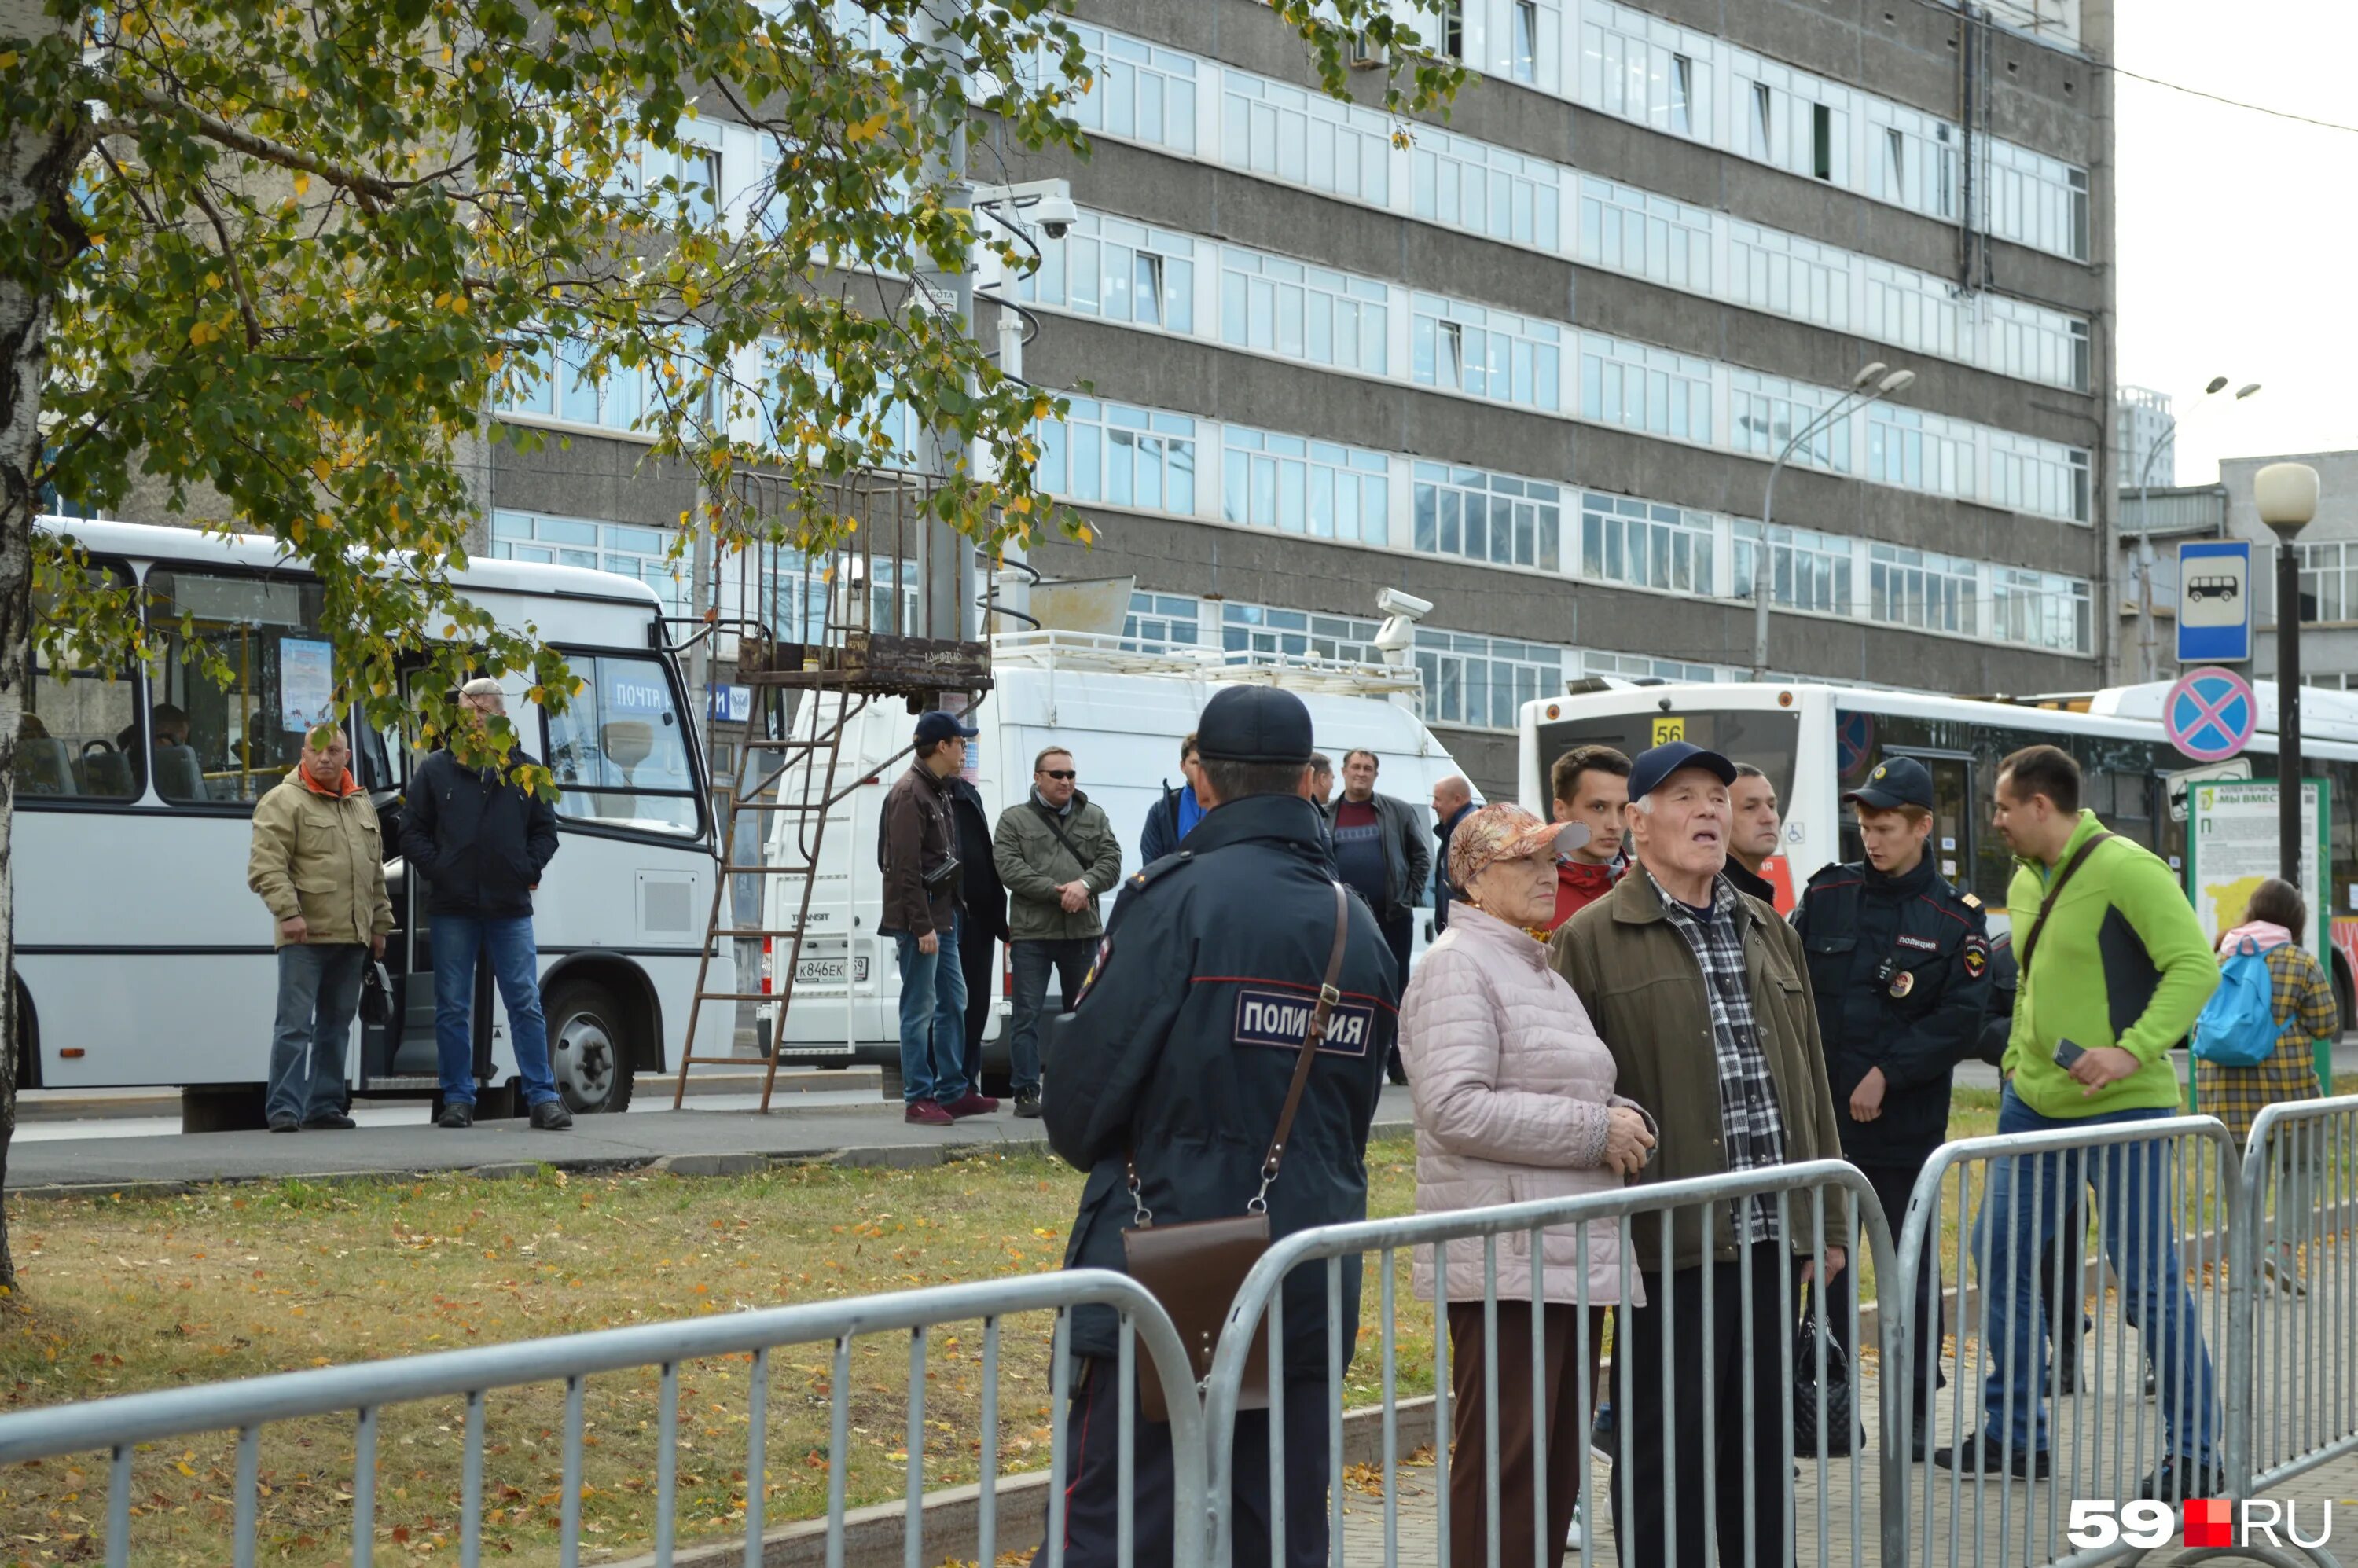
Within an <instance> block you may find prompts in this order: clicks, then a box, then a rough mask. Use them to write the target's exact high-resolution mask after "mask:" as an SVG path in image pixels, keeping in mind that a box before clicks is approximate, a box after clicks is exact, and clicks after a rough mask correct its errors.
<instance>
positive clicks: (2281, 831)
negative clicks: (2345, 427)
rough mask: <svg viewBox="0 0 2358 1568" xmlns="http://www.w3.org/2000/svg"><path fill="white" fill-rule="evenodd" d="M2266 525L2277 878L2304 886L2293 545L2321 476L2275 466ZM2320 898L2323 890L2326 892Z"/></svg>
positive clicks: (2265, 475)
mask: <svg viewBox="0 0 2358 1568" xmlns="http://www.w3.org/2000/svg"><path fill="white" fill-rule="evenodd" d="M2252 499H2253V500H2254V501H2255V502H2256V503H2258V504H2259V508H2260V521H2261V522H2263V523H2265V524H2267V525H2268V527H2269V529H2270V530H2271V531H2273V532H2274V533H2275V535H2276V536H2277V860H2278V863H2279V869H2278V871H2277V874H2278V875H2279V876H2281V877H2283V878H2284V880H2285V881H2288V882H2290V883H2292V885H2293V886H2295V887H2299V886H2300V840H2301V832H2300V796H2301V788H2300V778H2301V765H2300V557H2298V556H2296V555H2295V554H2294V553H2293V540H2294V538H2295V537H2297V536H2298V535H2299V533H2300V531H2301V530H2302V529H2303V528H2306V527H2307V526H2309V519H2310V518H2312V517H2314V516H2316V515H2317V470H2315V469H2313V468H2311V467H2309V465H2308V464H2307V463H2270V464H2269V465H2268V466H2267V467H2266V468H2264V469H2262V470H2260V471H2259V472H2258V473H2257V474H2255V475H2254V476H2253V479H2252ZM2321 891H2322V890H2320V892H2321Z"/></svg>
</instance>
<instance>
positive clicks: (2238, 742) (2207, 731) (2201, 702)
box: [2161, 667, 2260, 762]
mask: <svg viewBox="0 0 2358 1568" xmlns="http://www.w3.org/2000/svg"><path fill="white" fill-rule="evenodd" d="M2259 720H2260V705H2259V704H2258V703H2257V702H2256V701H2255V700H2254V699H2253V697H2252V687H2251V684H2250V683H2249V682H2247V681H2245V680H2244V677H2243V676H2239V675H2237V674H2236V673H2235V672H2234V671H2233V670H2223V669H2215V668H2210V667H2205V668H2202V669H2199V670H2189V671H2187V672H2186V673H2185V674H2184V675H2182V676H2179V678H2178V683H2177V684H2176V685H2175V686H2173V687H2170V688H2169V695H2168V696H2167V697H2163V698H2162V699H2161V728H2162V732H2163V733H2164V734H2166V735H2168V736H2169V743H2170V744H2171V745H2173V746H2175V747H2177V748H2178V749H2179V750H2180V752H2184V753H2185V754H2186V755H2187V756H2189V757H2191V758H2193V759H2194V761H2196V762H2225V761H2226V760H2227V759H2228V758H2230V757H2232V756H2234V754H2235V753H2236V752H2240V751H2242V750H2243V749H2244V747H2245V746H2247V745H2249V744H2251V740H2252V730H2254V729H2255V727H2256V726H2257V725H2258V723H2259Z"/></svg>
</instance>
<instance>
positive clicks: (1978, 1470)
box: [1932, 1432, 2054, 1481]
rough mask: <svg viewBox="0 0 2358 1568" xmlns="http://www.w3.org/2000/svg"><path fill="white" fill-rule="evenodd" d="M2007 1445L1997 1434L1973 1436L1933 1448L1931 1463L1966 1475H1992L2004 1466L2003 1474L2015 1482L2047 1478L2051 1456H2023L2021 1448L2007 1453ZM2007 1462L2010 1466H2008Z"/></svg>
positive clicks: (1987, 1433)
mask: <svg viewBox="0 0 2358 1568" xmlns="http://www.w3.org/2000/svg"><path fill="white" fill-rule="evenodd" d="M2008 1446H2009V1445H2008V1444H2005V1443H2004V1442H2002V1441H2000V1439H1999V1438H1998V1436H1997V1434H1996V1433H1990V1432H1983V1433H1975V1434H1974V1435H1973V1436H1971V1437H1968V1438H1966V1439H1965V1440H1964V1441H1963V1442H1962V1443H1960V1444H1957V1445H1956V1446H1955V1447H1953V1448H1942V1449H1936V1450H1935V1451H1934V1452H1933V1454H1932V1463H1933V1464H1935V1465H1939V1466H1940V1467H1941V1468H1942V1469H1943V1470H1962V1471H1963V1472H1964V1473H1965V1474H1966V1475H1968V1476H1995V1475H1996V1474H1997V1472H1998V1468H1999V1466H2001V1465H2005V1466H2006V1473H2007V1474H2008V1475H2010V1476H2014V1477H2015V1478H2016V1479H2017V1480H2024V1481H2028V1480H2040V1481H2043V1480H2045V1479H2047V1476H2048V1472H2049V1470H2050V1466H2051V1465H2053V1463H2054V1461H2053V1460H2052V1458H2051V1457H2050V1455H2048V1454H2045V1453H2043V1452H2042V1453H2039V1454H2026V1453H2024V1452H2023V1451H2022V1450H2021V1449H2020V1448H2015V1449H2014V1450H2013V1452H2012V1454H2007V1453H2006V1449H2007V1447H2008ZM2009 1459H2011V1460H2012V1463H2011V1464H2008V1463H2007V1461H2008V1460H2009Z"/></svg>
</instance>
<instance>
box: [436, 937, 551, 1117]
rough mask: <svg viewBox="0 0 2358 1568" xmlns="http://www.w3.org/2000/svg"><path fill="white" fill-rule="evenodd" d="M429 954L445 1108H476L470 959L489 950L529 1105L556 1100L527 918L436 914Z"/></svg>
mask: <svg viewBox="0 0 2358 1568" xmlns="http://www.w3.org/2000/svg"><path fill="white" fill-rule="evenodd" d="M431 936H432V941H433V947H434V1044H435V1049H436V1054H437V1055H438V1056H439V1057H440V1059H441V1062H440V1065H441V1072H442V1101H443V1103H444V1104H445V1105H472V1104H474V1103H475V956H476V955H477V954H478V953H481V952H484V951H489V952H490V954H491V956H492V979H494V980H496V981H497V982H498V983H499V988H500V1000H502V1001H503V1002H505V1003H506V1004H507V1010H508V1036H509V1041H510V1044H513V1045H514V1047H515V1059H516V1072H517V1073H518V1074H519V1075H520V1076H522V1077H523V1079H524V1098H525V1104H526V1105H548V1104H551V1103H553V1102H555V1100H556V1099H557V1079H556V1077H555V1076H553V1075H551V1074H550V1072H549V1070H548V1021H547V1020H546V1019H545V1018H543V1017H542V1016H541V1012H540V955H539V953H538V952H537V951H535V948H534V946H533V944H532V916H531V915H529V914H519V915H514V916H512V917H509V918H505V919H485V918H482V917H480V916H477V915H471V914H437V915H436V916H434V924H433V927H432V931H431Z"/></svg>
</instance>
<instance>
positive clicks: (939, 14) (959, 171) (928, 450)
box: [910, 0, 975, 643]
mask: <svg viewBox="0 0 2358 1568" xmlns="http://www.w3.org/2000/svg"><path fill="white" fill-rule="evenodd" d="M964 5H965V0H928V3H927V4H925V5H919V6H917V7H916V9H915V10H914V12H912V13H911V16H910V26H911V33H912V36H913V37H914V39H915V41H916V43H917V45H918V46H919V47H920V48H921V49H926V50H928V51H930V52H931V53H932V55H933V56H934V58H935V59H936V60H937V61H939V62H940V63H941V64H942V66H943V68H944V69H945V70H946V71H948V73H949V74H950V75H951V77H952V78H953V80H955V81H957V82H959V83H960V84H961V85H962V84H963V83H964V81H965V66H964V63H963V62H964V59H965V49H964V46H963V45H962V44H961V43H960V42H959V40H958V37H957V31H956V30H955V28H954V27H952V26H950V25H949V23H950V21H951V20H952V19H955V18H956V17H957V16H959V15H961V14H962V12H963V9H964ZM948 97H949V95H948V94H941V95H938V98H937V101H942V100H946V99H948ZM964 99H965V95H964V93H962V92H961V93H959V94H957V99H956V102H957V109H956V110H955V111H951V112H953V113H955V114H956V115H957V120H956V122H955V123H954V124H947V125H945V126H944V127H942V130H943V132H944V135H943V137H942V139H941V141H940V142H939V143H938V144H937V146H936V150H935V151H934V152H933V153H932V154H931V155H929V156H928V157H927V159H926V168H925V185H926V186H927V187H928V188H929V189H936V190H938V191H940V192H941V195H942V204H943V206H945V207H946V208H948V209H950V210H952V211H955V212H967V211H969V210H970V209H969V206H968V203H969V201H970V200H971V192H970V191H969V190H968V186H967V182H966V110H965V103H964ZM942 112H943V111H939V110H937V111H936V113H942ZM914 284H915V294H916V298H915V299H914V300H913V301H912V303H913V305H914V304H918V303H922V304H923V306H924V307H925V308H926V309H928V310H930V311H932V312H934V313H935V314H936V315H938V316H941V317H944V318H955V319H956V320H957V326H958V330H961V331H966V332H971V331H972V330H974V262H973V258H972V254H971V253H970V252H969V253H968V254H967V255H964V256H961V257H960V259H959V262H958V266H957V271H955V272H942V271H937V270H935V269H932V268H925V267H921V268H919V269H918V272H917V275H916V276H915V278H914ZM968 391H969V392H971V391H973V388H972V387H971V386H970V385H969V386H968ZM923 448H924V450H923V453H922V460H923V463H924V468H925V473H926V475H927V476H928V477H929V478H931V479H933V480H935V481H936V482H939V481H946V480H947V479H948V478H949V477H950V476H951V474H952V473H953V472H955V471H957V469H959V468H961V467H963V466H964V465H965V463H966V461H967V452H966V448H965V443H964V442H963V441H962V440H961V439H960V438H958V436H957V431H956V430H955V429H954V428H952V427H946V426H943V425H939V424H934V423H928V424H927V425H926V427H925V439H924V441H923ZM919 539H920V545H919V556H918V561H917V581H918V584H919V594H918V598H919V601H920V602H921V603H922V604H923V606H924V615H925V627H924V634H925V636H927V637H929V638H933V639H935V640H936V641H939V642H946V643H970V642H973V641H974V640H975V631H974V619H975V618H974V611H973V604H974V542H973V541H972V540H971V539H968V537H967V536H966V535H963V534H961V533H959V532H958V531H957V529H955V528H953V527H951V526H950V525H949V524H946V523H945V522H942V521H941V520H940V519H938V518H930V517H929V518H927V519H925V522H924V523H923V524H921V525H920V527H919Z"/></svg>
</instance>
